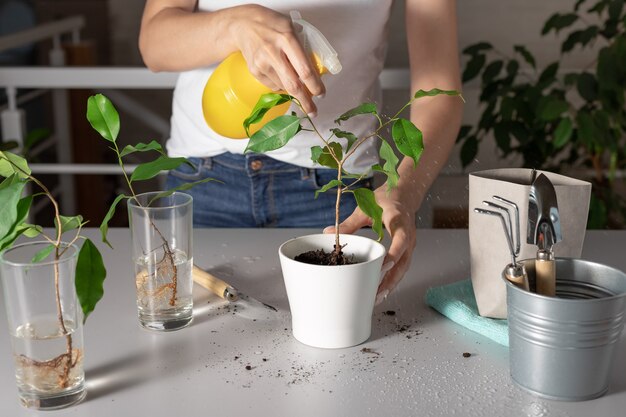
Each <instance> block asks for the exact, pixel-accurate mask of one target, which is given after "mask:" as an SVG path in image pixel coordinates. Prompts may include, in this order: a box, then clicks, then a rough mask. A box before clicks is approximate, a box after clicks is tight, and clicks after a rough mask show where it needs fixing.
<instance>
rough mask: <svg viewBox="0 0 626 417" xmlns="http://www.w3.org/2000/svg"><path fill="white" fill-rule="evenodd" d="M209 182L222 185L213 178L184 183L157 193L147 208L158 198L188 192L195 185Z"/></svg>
mask: <svg viewBox="0 0 626 417" xmlns="http://www.w3.org/2000/svg"><path fill="white" fill-rule="evenodd" d="M209 181H217V182H219V183H222V184H223V182H222V181H220V180H216V179H215V178H204V179H201V180H198V181H194V182H186V183H184V184H182V185H179V186H178V187H174V188H171V189H169V190H167V191H162V192H160V193H158V194H157V195H155V196H154V197H152V199H151V200H150V201H149V202H148V207H150V206H151V205H152V203H153V202H155V201H156V200H158V199H159V198H163V197H168V196H170V195H172V194H174V193H175V192H177V191H187V190H190V189H191V188H193V187H195V186H196V185H200V184H204V183H205V182H209Z"/></svg>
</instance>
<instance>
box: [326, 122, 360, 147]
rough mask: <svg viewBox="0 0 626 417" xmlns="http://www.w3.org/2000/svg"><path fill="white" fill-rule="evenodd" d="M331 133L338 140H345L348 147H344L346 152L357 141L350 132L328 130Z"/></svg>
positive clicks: (335, 129)
mask: <svg viewBox="0 0 626 417" xmlns="http://www.w3.org/2000/svg"><path fill="white" fill-rule="evenodd" d="M330 131H331V132H333V134H334V135H335V136H337V137H338V138H342V139H346V140H347V141H348V146H347V147H346V151H348V150H349V149H350V148H352V145H354V142H356V141H357V139H358V138H357V137H356V136H355V135H354V133H352V132H346V131H344V130H341V129H338V128H336V127H335V128H333V129H330Z"/></svg>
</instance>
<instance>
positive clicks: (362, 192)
mask: <svg viewBox="0 0 626 417" xmlns="http://www.w3.org/2000/svg"><path fill="white" fill-rule="evenodd" d="M352 193H354V198H355V199H356V204H357V205H358V206H359V208H360V209H361V211H362V212H363V214H365V215H366V216H367V217H369V218H370V219H372V230H373V231H374V232H375V233H376V234H377V235H378V240H382V238H383V209H382V207H380V206H379V205H378V203H377V202H376V197H375V196H374V192H373V191H372V190H370V189H369V188H357V189H355V190H352Z"/></svg>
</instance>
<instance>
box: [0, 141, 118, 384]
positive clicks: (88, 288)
mask: <svg viewBox="0 0 626 417" xmlns="http://www.w3.org/2000/svg"><path fill="white" fill-rule="evenodd" d="M0 176H1V177H3V178H4V180H3V181H2V183H0V212H1V213H2V216H0V251H3V250H5V249H8V248H10V247H11V246H12V245H13V244H14V243H15V241H16V240H17V239H18V238H20V237H21V236H24V237H28V238H34V237H40V238H42V239H44V240H45V241H47V242H48V243H49V244H48V245H47V246H45V247H44V248H43V249H42V250H40V251H39V252H37V253H36V254H35V255H34V256H33V258H32V259H31V263H39V262H43V261H47V260H49V259H50V258H51V257H52V259H54V260H56V261H59V260H60V259H61V258H62V257H63V255H64V254H65V252H66V251H67V250H68V249H70V248H72V247H73V245H74V244H75V243H76V242H78V241H79V240H83V244H82V246H81V248H80V250H79V252H78V259H77V262H76V270H75V288H76V294H77V296H78V300H79V302H80V305H81V308H82V311H83V321H86V320H87V317H88V316H89V314H90V313H91V312H92V311H93V310H94V308H95V306H96V304H97V303H98V301H99V300H100V299H101V298H102V295H103V293H104V290H103V282H104V279H105V277H106V269H105V267H104V263H103V261H102V255H101V254H100V252H99V251H98V248H97V247H96V246H95V245H94V244H93V242H92V241H91V240H89V239H88V238H85V237H83V236H81V234H80V233H81V230H82V227H83V226H84V225H85V223H86V222H85V221H83V218H82V216H80V215H77V216H63V215H61V213H60V211H59V204H58V202H57V201H56V199H55V198H54V196H53V194H52V193H51V192H50V190H49V189H48V188H47V187H46V186H45V185H44V184H43V183H42V182H41V181H39V180H38V179H37V178H35V177H34V176H33V175H32V173H31V170H30V168H29V166H28V163H27V161H26V160H25V159H24V158H22V157H21V156H19V155H16V154H14V153H10V152H7V151H5V152H0ZM29 183H30V184H31V185H32V186H34V187H36V188H37V189H39V191H40V192H38V193H36V194H30V195H26V196H23V192H24V190H25V187H26V185H27V184H29ZM40 196H42V197H44V198H46V199H48V201H49V202H50V203H51V204H52V207H53V209H54V233H53V234H52V235H51V236H48V235H47V234H46V233H45V232H44V229H43V227H41V226H38V225H34V224H30V223H28V215H29V211H30V208H31V205H32V203H33V200H34V199H35V198H38V197H40ZM67 232H71V233H73V236H72V237H71V239H69V242H66V241H63V240H62V237H63V235H64V233H67ZM50 279H53V280H54V288H55V304H56V310H57V311H56V313H57V321H58V325H59V329H60V331H61V334H62V335H63V336H64V337H65V345H66V350H65V352H64V353H63V354H61V355H59V356H57V357H56V358H53V359H50V360H46V361H43V362H42V361H39V360H37V359H34V358H29V357H26V356H24V355H20V358H19V359H20V362H21V363H25V364H26V365H27V366H29V367H34V368H36V369H39V370H41V371H42V372H43V371H44V370H45V369H49V368H53V371H54V372H56V373H58V375H59V377H58V381H57V384H58V387H59V388H66V387H67V386H68V384H69V383H70V372H71V370H72V368H74V367H75V366H76V364H77V362H78V361H79V358H80V357H81V356H82V353H81V352H79V351H78V349H75V348H74V347H73V341H72V332H71V331H70V330H69V329H68V328H67V326H68V322H67V321H66V319H65V318H64V313H63V310H62V308H61V293H60V288H59V280H60V270H59V264H58V262H56V263H54V276H53V277H50Z"/></svg>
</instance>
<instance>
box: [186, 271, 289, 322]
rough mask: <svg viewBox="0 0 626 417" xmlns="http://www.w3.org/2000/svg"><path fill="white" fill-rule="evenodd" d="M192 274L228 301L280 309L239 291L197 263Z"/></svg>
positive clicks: (199, 281)
mask: <svg viewBox="0 0 626 417" xmlns="http://www.w3.org/2000/svg"><path fill="white" fill-rule="evenodd" d="M192 276H193V280H194V282H195V283H196V284H198V285H200V286H202V287H204V288H206V289H207V290H209V291H211V292H212V293H213V294H215V295H217V296H218V297H220V298H223V299H224V300H226V301H229V302H235V301H244V302H247V303H249V304H251V305H257V306H263V307H264V308H267V309H270V310H272V311H278V310H276V307H273V306H271V305H269V304H265V303H263V302H261V301H259V300H256V299H254V298H252V297H250V296H248V295H245V294H242V293H241V292H239V290H237V289H236V288H235V287H233V286H232V285H230V284H228V283H227V282H226V281H223V280H221V279H219V278H218V277H216V276H215V275H213V274H211V273H209V272H207V271H205V270H204V269H201V268H199V267H198V266H196V265H194V266H193V271H192Z"/></svg>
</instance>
